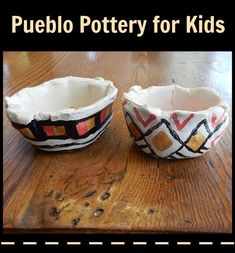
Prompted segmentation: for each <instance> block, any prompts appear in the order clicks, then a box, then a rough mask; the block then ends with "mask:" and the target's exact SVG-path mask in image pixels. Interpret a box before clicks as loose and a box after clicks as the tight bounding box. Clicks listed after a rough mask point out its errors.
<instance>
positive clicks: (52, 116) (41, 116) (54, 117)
mask: <svg viewBox="0 0 235 253" xmlns="http://www.w3.org/2000/svg"><path fill="white" fill-rule="evenodd" d="M69 78H78V79H80V80H82V79H84V80H89V79H90V80H92V81H94V80H100V81H103V82H104V85H107V91H108V89H109V88H111V93H110V94H108V95H107V92H106V94H105V96H104V97H102V98H101V99H99V100H97V101H96V102H95V103H92V104H90V105H88V106H83V107H80V108H78V109H69V108H65V109H61V110H57V111H54V112H43V111H42V112H39V113H38V112H35V113H33V114H32V115H31V116H29V117H28V118H23V116H22V115H20V113H21V114H22V112H23V110H21V111H20V110H19V111H17V110H16V109H15V108H14V107H13V106H12V104H11V99H12V97H13V96H16V95H17V94H18V93H21V92H24V91H25V90H28V89H37V88H38V87H41V86H48V85H52V84H51V83H50V82H52V81H53V82H54V81H56V80H61V79H69ZM58 85H60V84H58ZM117 92H118V89H117V88H116V87H115V86H114V85H113V82H112V81H110V80H105V79H103V78H101V77H95V78H86V77H78V76H64V77H58V78H54V79H50V80H48V81H45V82H43V83H41V84H38V85H36V86H33V87H25V88H22V89H20V90H19V91H17V92H15V93H14V94H13V95H11V96H5V98H4V101H5V108H6V112H7V116H8V117H9V119H10V120H11V121H13V122H15V123H18V124H23V125H27V124H29V123H30V122H31V121H32V120H37V121H40V120H51V121H59V120H62V121H69V120H79V119H82V118H84V117H87V116H90V115H92V114H94V113H97V112H99V111H101V110H102V109H104V108H105V107H106V106H108V105H110V104H111V103H112V102H113V101H114V100H115V99H116V96H117Z"/></svg>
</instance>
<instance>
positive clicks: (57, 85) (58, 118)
mask: <svg viewBox="0 0 235 253" xmlns="http://www.w3.org/2000/svg"><path fill="white" fill-rule="evenodd" d="M116 95H117V89H116V88H115V87H114V85H113V83H112V82H111V81H108V80H104V79H102V78H79V77H64V78H57V79H53V80H50V81H48V82H45V83H44V84H41V85H38V86H35V87H32V88H25V89H22V90H21V91H19V92H17V93H16V94H14V95H13V96H11V97H6V98H5V101H6V108H7V115H8V117H9V119H10V120H11V123H12V125H13V127H15V128H16V129H17V130H19V132H20V133H21V134H22V135H23V136H24V137H25V138H26V139H27V140H28V141H29V142H30V143H31V144H33V145H35V146H36V147H37V148H39V149H42V150H46V151H63V150H73V149H80V148H84V147H86V146H88V145H90V144H92V143H93V142H94V141H95V140H97V139H98V138H99V137H100V136H101V135H102V134H103V133H104V132H105V130H106V129H107V127H108V125H109V123H110V122H111V119H112V103H113V101H114V100H115V98H116ZM36 100H37V101H36ZM40 102H41V103H43V102H44V103H45V104H43V105H41V104H40Z"/></svg>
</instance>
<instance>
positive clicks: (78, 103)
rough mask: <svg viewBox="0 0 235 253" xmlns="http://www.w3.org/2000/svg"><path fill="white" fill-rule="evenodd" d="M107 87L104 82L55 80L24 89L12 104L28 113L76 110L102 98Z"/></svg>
mask: <svg viewBox="0 0 235 253" xmlns="http://www.w3.org/2000/svg"><path fill="white" fill-rule="evenodd" d="M108 91H109V85H106V84H105V83H104V80H98V79H89V78H76V77H70V78H57V79H53V80H51V81H49V82H46V83H44V84H42V85H39V86H35V87H32V88H26V89H24V90H21V91H20V92H18V93H17V95H14V96H15V97H14V102H15V103H16V104H18V105H20V106H21V108H22V109H23V110H24V111H28V112H37V111H41V112H54V111H59V110H63V109H70V108H72V109H78V108H81V107H85V106H88V105H91V104H93V103H95V102H97V101H99V100H100V99H102V98H104V97H105V96H106V94H107V93H108Z"/></svg>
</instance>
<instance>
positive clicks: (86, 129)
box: [76, 121, 88, 135]
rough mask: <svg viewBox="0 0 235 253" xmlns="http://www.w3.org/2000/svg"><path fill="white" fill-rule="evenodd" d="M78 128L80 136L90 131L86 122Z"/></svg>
mask: <svg viewBox="0 0 235 253" xmlns="http://www.w3.org/2000/svg"><path fill="white" fill-rule="evenodd" d="M76 128H77V131H78V134H79V135H84V134H86V133H87V131H88V128H87V123H86V121H83V122H80V123H78V124H77V126H76Z"/></svg>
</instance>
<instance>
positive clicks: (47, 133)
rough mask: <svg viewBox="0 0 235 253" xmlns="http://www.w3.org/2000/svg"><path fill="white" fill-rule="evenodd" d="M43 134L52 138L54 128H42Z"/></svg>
mask: <svg viewBox="0 0 235 253" xmlns="http://www.w3.org/2000/svg"><path fill="white" fill-rule="evenodd" d="M42 127H43V130H44V132H45V133H46V135H47V136H53V135H54V128H53V126H42Z"/></svg>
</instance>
